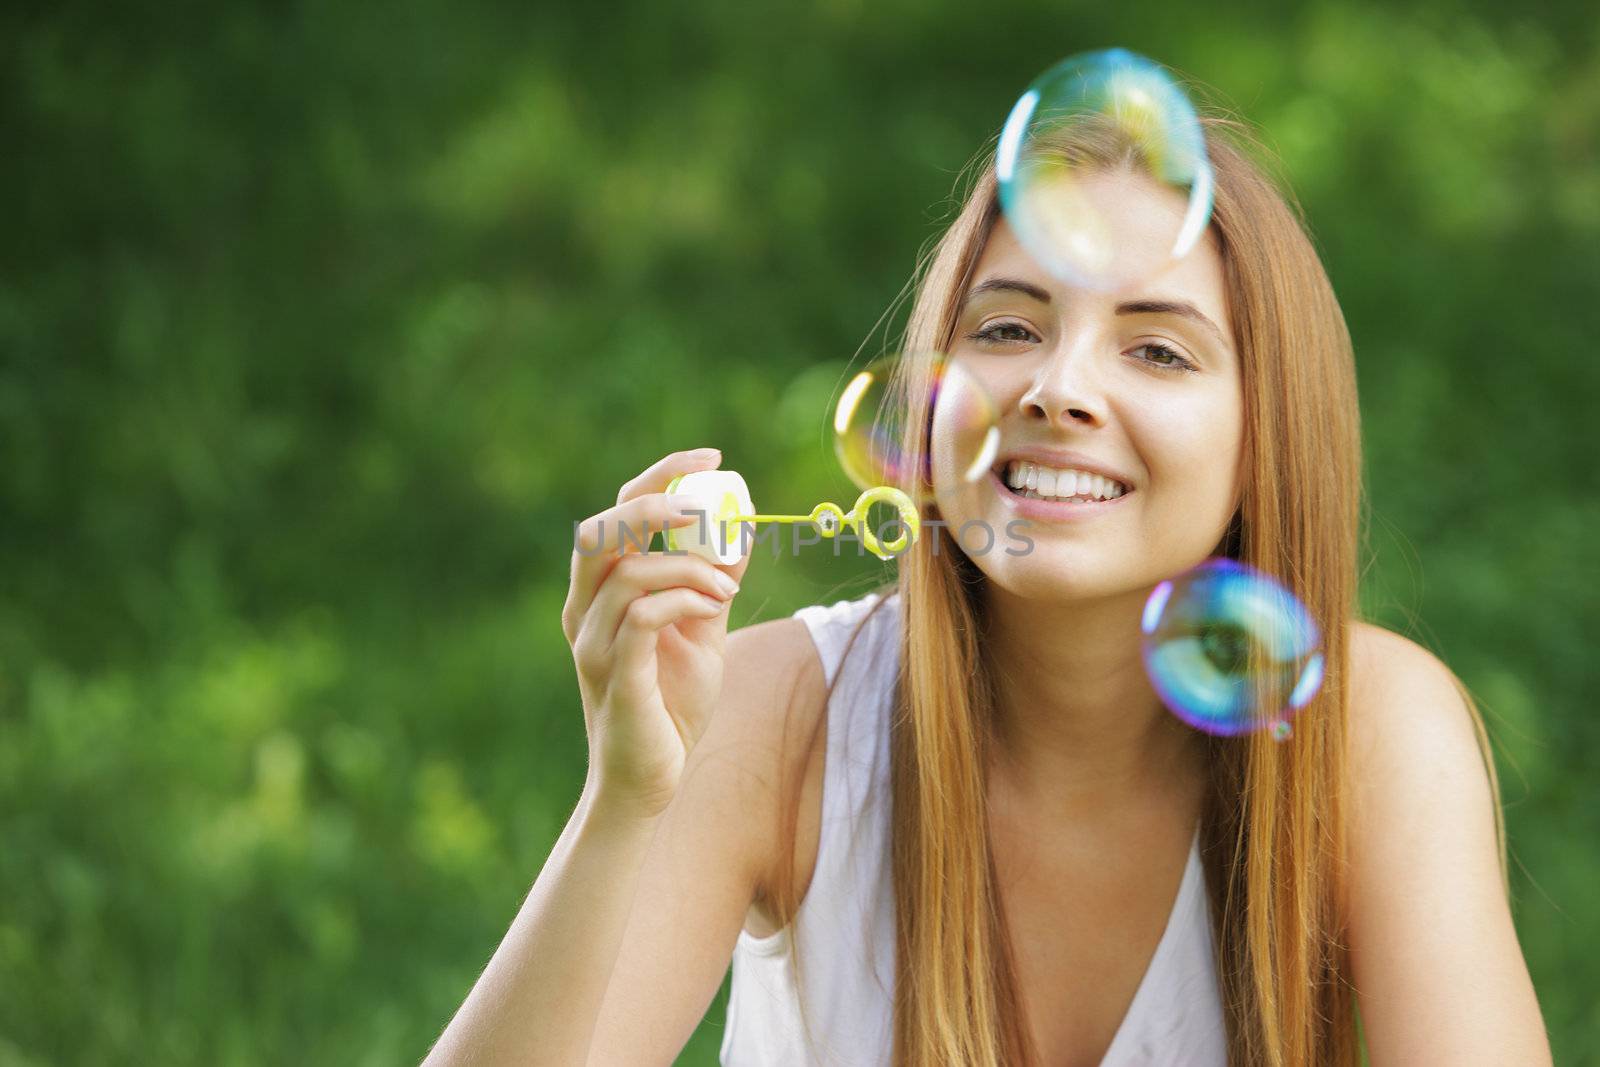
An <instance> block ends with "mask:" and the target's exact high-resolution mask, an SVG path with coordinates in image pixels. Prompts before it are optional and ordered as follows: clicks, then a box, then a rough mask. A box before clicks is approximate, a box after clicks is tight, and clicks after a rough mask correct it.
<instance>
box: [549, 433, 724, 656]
mask: <svg viewBox="0 0 1600 1067" xmlns="http://www.w3.org/2000/svg"><path fill="white" fill-rule="evenodd" d="M720 462H721V453H719V452H717V451H716V450H715V449H711V450H704V449H702V450H696V451H694V452H674V453H673V454H672V455H670V456H666V457H665V458H663V459H661V460H659V461H658V462H656V463H655V464H653V465H652V466H651V467H650V468H649V469H647V470H646V471H645V472H644V473H643V474H640V475H639V476H638V477H637V478H634V479H632V480H631V481H629V482H628V483H627V484H626V485H624V486H623V487H622V491H621V492H620V493H619V494H618V503H617V505H616V506H615V507H612V508H608V509H607V510H605V511H602V512H601V513H599V514H598V515H591V516H590V517H589V518H587V519H585V520H584V521H583V522H581V523H579V524H578V529H577V536H576V538H575V541H576V544H575V545H574V546H573V552H572V581H571V584H570V588H569V589H568V591H567V603H566V606H565V607H564V608H563V609H562V612H561V623H562V629H563V630H564V631H565V632H566V634H567V638H568V640H569V641H570V640H572V639H573V636H574V634H575V633H576V631H577V629H578V627H580V626H581V625H582V622H583V616H584V613H585V612H586V611H588V608H589V604H590V602H591V601H592V600H593V599H594V593H595V590H596V589H597V588H599V585H600V583H601V581H603V580H604V579H605V576H606V574H607V573H608V572H609V571H610V570H611V568H612V566H614V565H615V564H616V562H617V560H618V558H619V557H621V556H623V555H625V554H627V553H629V552H644V551H647V550H648V549H649V547H650V538H651V536H652V535H653V534H654V533H656V532H659V531H661V530H664V529H666V528H667V527H669V526H689V525H692V524H694V523H696V522H706V521H707V517H706V516H705V515H703V514H702V513H701V511H702V509H699V508H697V507H694V506H692V505H691V506H690V507H688V508H686V509H675V508H673V507H672V505H670V504H669V503H668V502H667V497H666V495H665V490H666V487H667V485H668V484H669V483H670V482H671V481H672V479H673V478H675V477H677V476H678V475H680V474H687V473H690V472H692V471H697V470H713V469H715V468H716V466H717V464H718V463H720Z"/></svg>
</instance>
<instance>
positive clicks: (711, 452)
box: [689, 448, 722, 459]
mask: <svg viewBox="0 0 1600 1067" xmlns="http://www.w3.org/2000/svg"><path fill="white" fill-rule="evenodd" d="M689 455H690V456H692V457H694V458H695V459H710V458H711V457H712V456H720V455H722V449H720V448H697V449H695V450H694V451H693V452H690V453H689Z"/></svg>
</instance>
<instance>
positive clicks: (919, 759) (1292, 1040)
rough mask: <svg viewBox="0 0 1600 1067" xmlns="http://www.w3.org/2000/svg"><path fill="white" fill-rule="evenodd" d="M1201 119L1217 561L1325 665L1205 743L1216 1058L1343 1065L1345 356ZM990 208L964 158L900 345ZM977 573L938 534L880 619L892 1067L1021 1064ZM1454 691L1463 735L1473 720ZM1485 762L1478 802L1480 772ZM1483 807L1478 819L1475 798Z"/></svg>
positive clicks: (1357, 448)
mask: <svg viewBox="0 0 1600 1067" xmlns="http://www.w3.org/2000/svg"><path fill="white" fill-rule="evenodd" d="M1202 121H1203V123H1204V127H1205V133H1206V138H1207V147H1208V154H1209V156H1210V160H1211V164H1212V168H1213V171H1214V174H1215V208H1214V211H1213V214H1212V219H1211V230H1212V233H1213V234H1214V236H1215V239H1216V241H1217V243H1218V247H1219V251H1220V253H1221V257H1222V263H1223V270H1224V280H1225V286H1226V291H1227V297H1228V303H1229V308H1230V313H1231V325H1232V328H1233V333H1234V337H1235V339H1236V340H1237V343H1238V350H1239V354H1240V359H1241V378H1242V387H1243V393H1244V453H1245V463H1246V471H1245V480H1244V483H1243V484H1244V489H1243V495H1242V500H1241V504H1240V507H1239V510H1238V512H1237V513H1236V514H1235V515H1234V517H1233V521H1232V523H1231V524H1230V526H1229V528H1228V530H1227V532H1226V534H1225V536H1224V538H1223V541H1222V543H1221V544H1220V545H1219V546H1218V552H1219V553H1220V554H1224V555H1228V556H1230V557H1232V558H1235V559H1238V560H1240V561H1242V562H1244V563H1247V564H1249V565H1251V566H1253V567H1255V568H1257V569H1259V570H1261V571H1264V572H1265V573H1268V574H1271V575H1273V576H1275V577H1276V578H1278V579H1279V580H1280V581H1281V582H1283V583H1284V584H1285V585H1286V586H1287V587H1288V588H1289V590H1290V591H1291V592H1293V593H1294V595H1295V596H1296V597H1297V598H1298V599H1299V600H1300V602H1301V603H1302V604H1304V605H1305V606H1306V608H1307V609H1308V610H1309V612H1310V613H1311V615H1312V617H1313V618H1314V619H1315V620H1316V622H1317V624H1318V626H1319V627H1320V628H1321V631H1322V634H1323V639H1324V645H1323V650H1324V656H1325V672H1324V679H1323V684H1322V687H1321V690H1320V691H1319V692H1318V694H1317V695H1316V697H1315V698H1314V699H1313V700H1312V702H1311V703H1310V704H1309V705H1308V706H1307V707H1305V708H1303V709H1302V710H1301V711H1300V713H1299V715H1298V717H1297V719H1296V725H1295V729H1294V733H1293V735H1292V737H1291V738H1290V739H1289V740H1287V741H1285V742H1278V741H1275V740H1273V739H1272V738H1271V737H1270V736H1269V735H1268V734H1267V733H1266V732H1265V731H1260V732H1257V733H1254V734H1250V735H1246V736H1243V737H1237V738H1208V739H1207V742H1206V743H1207V745H1208V747H1209V749H1210V753H1209V755H1210V759H1209V767H1210V787H1209V790H1208V795H1207V799H1206V802H1205V810H1204V812H1203V815H1202V829H1201V852H1202V858H1203V861H1204V865H1205V870H1206V880H1207V884H1208V889H1209V895H1210V900H1211V907H1212V920H1213V925H1214V929H1215V932H1216V948H1217V964H1218V979H1219V985H1220V989H1221V992H1222V1000H1223V1005H1224V1012H1225V1015H1226V1024H1227V1040H1228V1048H1229V1062H1230V1063H1232V1064H1235V1065H1243V1067H1258V1065H1259V1067H1282V1065H1285V1064H1292V1065H1301V1064H1306V1065H1319V1067H1320V1065H1327V1067H1333V1065H1339V1067H1343V1065H1351V1064H1355V1063H1357V1062H1358V1061H1359V1049H1358V1041H1357V1036H1356V1021H1355V1010H1354V1009H1355V1004H1354V998H1353V989H1352V984H1351V977H1350V961H1349V955H1348V951H1347V946H1346V943H1345V931H1344V927H1343V920H1342V917H1343V916H1344V915H1345V914H1346V907H1345V897H1344V894H1345V886H1346V879H1345V877H1344V855H1345V851H1344V850H1345V808H1344V798H1343V790H1342V788H1341V783H1342V781H1343V779H1344V773H1345V765H1344V764H1345V729H1346V713H1347V706H1348V693H1349V648H1348V640H1349V635H1350V624H1351V622H1352V621H1353V620H1354V619H1355V618H1356V613H1357V601H1356V593H1357V575H1358V564H1359V560H1358V553H1359V551H1360V547H1361V521H1362V506H1363V500H1362V484H1361V439H1360V416H1359V411H1358V404H1357V393H1356V379H1355V367H1354V358H1353V354H1352V350H1351V343H1350V336H1349V333H1348V331H1347V329H1346V327H1345V323H1344V318H1343V315H1342V313H1341V312H1340V309H1339V305H1338V303H1337V301H1336V299H1335V297H1334V294H1333V289H1332V286H1331V285H1330V283H1329V281H1328V277H1327V275H1326V273H1325V272H1324V270H1323V268H1322V264H1321V262H1320V260H1319V259H1318V256H1317V254H1316V251H1315V249H1314V248H1313V246H1312V243H1311V241H1310V239H1309V237H1308V235H1307V231H1306V228H1305V226H1304V223H1303V220H1302V217H1301V213H1300V210H1299V208H1298V205H1295V204H1294V203H1293V202H1292V200H1290V199H1289V198H1288V197H1287V196H1286V195H1285V194H1284V193H1282V192H1280V190H1279V188H1278V186H1277V185H1276V184H1275V183H1274V182H1273V181H1272V180H1271V179H1270V178H1269V177H1268V176H1267V171H1266V170H1265V168H1264V167H1263V165H1262V164H1260V163H1258V162H1257V160H1258V159H1261V158H1262V157H1263V156H1264V153H1263V152H1262V150H1261V149H1260V146H1259V144H1258V143H1257V142H1256V141H1255V139H1254V138H1253V137H1252V136H1251V135H1250V133H1249V132H1248V130H1247V128H1246V127H1244V126H1243V125H1242V124H1240V123H1238V122H1236V121H1234V120H1232V119H1226V118H1221V117H1217V116H1206V117H1204V118H1203V119H1202ZM1069 150H1072V151H1082V152H1085V153H1087V154H1088V155H1089V157H1090V158H1091V159H1093V160H1094V161H1096V162H1099V163H1103V164H1106V165H1116V164H1118V163H1121V162H1125V161H1126V157H1125V153H1123V154H1121V155H1119V152H1121V149H1120V148H1119V147H1118V146H1116V145H1107V144H1093V143H1090V144H1077V145H1073V146H1069ZM998 216H999V205H998V199H997V185H996V178H995V172H994V167H993V162H992V158H986V159H984V160H983V161H981V163H980V165H979V166H978V167H977V169H976V176H975V178H973V179H972V180H971V181H970V188H969V189H968V191H967V192H966V195H965V198H964V201H963V206H962V207H961V209H960V211H959V212H958V214H957V215H956V217H955V219H954V221H953V222H952V224H951V225H950V226H949V227H948V229H947V230H946V231H945V233H944V234H943V236H942V237H941V238H940V239H939V241H938V242H937V244H936V245H934V247H933V248H932V249H931V251H930V252H929V254H927V255H926V256H925V257H924V258H923V260H922V262H921V263H920V264H919V271H918V273H919V279H918V284H917V287H916V298H915V301H914V303H913V306H912V310H911V314H910V317H909V319H908V322H907V326H906V334H905V342H904V348H905V351H907V352H908V353H921V352H937V351H945V350H947V348H948V346H949V344H950V342H951V340H952V338H953V335H954V332H955V328H956V321H957V317H958V314H959V309H960V305H961V301H962V297H963V295H964V293H965V290H966V288H967V286H968V285H969V284H970V281H971V275H972V272H973V270H974V269H975V267H976V264H977V262H978V259H979V257H980V256H981V255H982V253H983V250H984V246H985V244H986V242H987V240H988V237H989V234H990V232H991V230H992V228H993V226H994V223H995V221H996V219H997V218H998ZM930 385H931V364H929V363H926V362H923V363H917V362H913V361H908V362H907V363H906V365H905V368H904V372H903V374H902V376H901V377H900V378H899V379H897V380H896V381H895V382H894V383H893V384H892V385H891V394H892V395H897V396H900V397H902V398H903V403H904V405H905V409H906V412H907V417H906V419H905V421H904V423H903V425H906V426H910V427H922V428H923V430H924V434H923V436H921V437H920V438H918V439H914V440H908V441H906V442H905V444H906V446H907V450H908V452H910V453H911V461H910V462H909V463H908V464H907V467H908V469H909V470H912V471H916V470H919V469H921V467H920V464H921V460H922V456H923V454H924V453H925V452H926V450H927V441H926V437H925V432H926V426H927V418H926V416H927V411H926V402H925V399H924V398H926V397H927V396H928V395H929V391H930ZM935 538H937V539H938V544H937V545H935V544H934V543H933V541H934V539H935ZM985 580H986V579H985V578H984V576H983V574H982V572H981V571H980V570H979V569H978V568H977V565H976V564H974V563H973V562H972V560H971V559H970V558H969V557H968V556H967V555H966V553H965V552H963V551H962V549H961V547H960V545H959V544H958V542H957V541H956V539H955V538H954V537H952V536H951V535H950V531H949V530H948V529H946V528H943V527H941V528H938V529H936V530H934V531H933V532H932V534H931V536H928V537H924V538H922V539H921V540H920V541H919V542H918V543H917V544H916V546H915V547H914V548H913V549H912V550H911V551H909V552H908V553H906V554H905V555H903V556H902V557H900V561H899V575H898V581H897V585H898V591H899V594H900V603H901V616H902V618H903V619H904V628H903V633H902V638H901V640H902V644H901V659H900V676H899V679H898V683H897V691H896V701H895V708H896V710H895V714H894V718H893V721H892V724H891V727H890V729H891V749H892V757H891V760H892V772H891V778H892V786H891V788H892V798H893V799H892V806H893V807H892V810H893V814H892V831H891V834H892V842H893V843H892V853H893V855H892V865H893V882H894V896H895V910H896V922H897V929H896V947H897V958H896V968H895V976H896V978H895V981H896V984H895V1003H894V1026H893V1034H894V1063H895V1064H896V1065H897V1067H934V1065H938V1067H1000V1065H1006V1067H1015V1065H1022V1064H1028V1063H1031V1062H1034V1060H1035V1059H1036V1055H1035V1053H1034V1051H1033V1049H1032V1048H1031V1043H1030V1041H1029V1038H1028V1031H1027V1026H1026V1023H1025V1020H1024V1018H1023V1012H1022V1004H1021V1000H1020V997H1019V993H1018V990H1017V987H1016V975H1015V969H1014V966H1013V963H1012V959H1011V956H1010V948H1009V946H1010V939H1009V936H1008V934H1007V931H1006V922H1005V917H1004V914H1003V911H1002V909H1001V907H1000V897H999V894H998V892H997V886H996V874H995V868H994V863H993V856H992V852H991V847H990V839H989V829H988V819H987V814H986V791H985V776H984V767H985V759H984V753H985V751H986V749H987V746H988V745H989V744H990V743H991V738H990V733H989V728H990V724H991V723H992V722H993V719H994V709H995V700H996V688H995V685H994V680H993V675H992V673H991V670H990V667H989V664H988V662H987V659H986V656H985V650H984V648H983V647H982V644H981V642H980V641H979V639H978V634H980V633H981V632H982V631H983V621H984V620H983V617H982V615H983V613H982V597H981V595H980V593H981V585H982V582H983V581H985ZM879 606H880V607H881V606H882V605H881V604H880V605H879ZM1458 687H1459V682H1458ZM1461 688H1462V692H1463V696H1465V697H1466V700H1467V705H1468V708H1469V710H1470V711H1471V713H1472V715H1473V717H1474V719H1475V721H1476V723H1477V726H1478V731H1479V738H1480V744H1486V742H1485V735H1484V733H1483V728H1482V720H1481V717H1480V716H1479V714H1478V711H1477V708H1476V706H1475V705H1474V704H1473V702H1472V700H1471V697H1470V695H1469V694H1467V693H1466V692H1465V689H1464V687H1461ZM830 695H831V694H830ZM1486 762H1487V763H1488V765H1489V772H1490V776H1491V784H1492V786H1493V787H1494V788H1495V789H1496V795H1497V796H1498V786H1497V783H1495V782H1494V781H1493V778H1494V774H1493V763H1492V760H1487V759H1486ZM793 807H794V805H793V804H786V805H785V806H784V810H785V811H789V809H791V808H793ZM1496 811H1497V818H1498V813H1499V808H1498V803H1497V805H1496ZM794 830H795V824H794V818H793V813H792V812H790V814H789V817H788V818H787V819H786V822H785V826H784V833H783V834H782V837H783V840H784V841H785V842H786V844H788V845H790V846H791V847H789V848H788V849H787V851H785V852H784V853H783V854H784V855H786V856H792V855H793V848H792V843H793V839H794ZM1501 840H1502V848H1503V835H1502V838H1501ZM1502 863H1503V860H1502ZM774 899H775V901H776V903H777V906H778V911H779V914H780V916H782V917H783V918H784V919H785V920H792V919H793V918H794V916H795V912H796V910H797V904H798V901H797V894H796V892H795V885H794V881H793V871H792V869H791V870H790V872H789V877H788V878H787V879H780V882H779V885H778V887H777V892H776V894H775V898H774Z"/></svg>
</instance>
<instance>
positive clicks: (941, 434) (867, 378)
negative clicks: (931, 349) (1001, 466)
mask: <svg viewBox="0 0 1600 1067" xmlns="http://www.w3.org/2000/svg"><path fill="white" fill-rule="evenodd" d="M918 423H920V424H921V425H925V426H927V427H928V432H927V433H925V434H922V435H917V436H916V437H913V435H911V434H909V433H908V432H907V430H908V427H909V426H911V425H913V424H918ZM833 430H834V439H833V444H834V453H835V454H836V455H837V456H838V458H839V463H840V465H841V466H842V467H843V468H844V471H845V473H846V474H847V475H849V477H850V480H851V481H853V482H854V483H855V484H856V485H857V486H858V487H859V488H862V489H870V488H873V487H874V486H879V485H888V486H893V487H895V488H897V489H900V490H901V491H902V492H904V493H906V495H908V496H909V497H911V499H912V500H913V501H915V502H917V503H919V504H920V503H924V502H927V501H929V500H932V499H933V496H934V488H935V487H936V486H937V487H939V488H940V489H943V488H946V487H959V486H962V485H965V484H968V483H971V482H974V481H977V480H978V479H979V478H982V477H983V476H984V475H985V474H986V473H987V472H988V470H989V468H990V467H991V466H992V465H993V464H994V461H995V456H996V454H997V452H998V449H999V446H1000V426H999V411H998V409H997V408H996V406H995V403H994V400H993V399H992V398H991V397H990V396H989V393H988V392H987V390H985V389H984V387H983V386H982V384H981V383H980V382H979V381H978V379H977V378H976V377H975V376H974V375H973V374H971V373H970V372H968V371H967V370H965V369H964V368H963V366H962V364H961V363H960V362H958V361H955V360H950V359H947V358H945V357H943V356H941V355H938V354H928V355H919V356H911V355H907V356H898V357H890V358H887V359H882V360H879V361H877V362H876V363H873V364H871V365H870V366H868V367H867V368H866V369H864V370H862V371H861V372H860V373H858V374H857V375H855V377H854V378H852V379H851V380H850V382H849V384H848V385H846V386H845V388H844V390H843V392H842V393H841V394H840V396H839V403H838V404H837V406H836V407H835V409H834V419H833ZM924 448H926V451H922V449H924ZM919 452H921V461H920V462H917V460H916V459H915V458H914V457H916V456H917V455H918V454H919ZM913 465H915V466H916V467H917V468H918V469H917V470H913V469H912V467H913Z"/></svg>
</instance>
